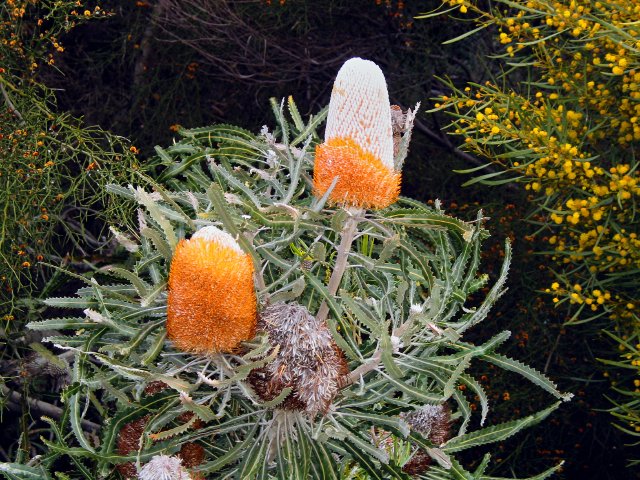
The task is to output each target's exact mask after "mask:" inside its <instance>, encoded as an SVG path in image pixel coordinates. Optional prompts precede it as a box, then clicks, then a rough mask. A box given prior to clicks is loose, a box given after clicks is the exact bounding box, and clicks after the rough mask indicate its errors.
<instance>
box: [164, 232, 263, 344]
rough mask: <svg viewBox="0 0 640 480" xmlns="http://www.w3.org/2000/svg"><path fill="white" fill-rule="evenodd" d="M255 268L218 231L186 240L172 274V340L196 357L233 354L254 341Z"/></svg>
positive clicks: (176, 254)
mask: <svg viewBox="0 0 640 480" xmlns="http://www.w3.org/2000/svg"><path fill="white" fill-rule="evenodd" d="M256 309H257V301H256V293H255V289H254V284H253V263H252V262H251V258H250V257H249V255H248V254H246V253H244V252H243V251H242V249H241V248H240V246H239V245H238V243H237V242H236V241H235V240H234V239H233V237H231V235H229V234H228V233H226V232H223V231H222V230H219V229H217V228H216V227H205V228H202V229H200V230H199V231H198V232H197V233H195V234H194V235H193V236H192V237H191V238H190V239H189V240H181V241H180V243H179V244H178V246H177V247H176V250H175V252H174V254H173V260H172V262H171V269H170V271H169V296H168V299H167V336H168V337H169V339H170V340H172V341H173V343H174V344H175V345H176V347H177V348H179V349H181V350H185V351H189V352H194V353H216V352H229V351H232V350H233V349H235V348H236V347H238V345H239V344H240V342H242V341H243V340H249V339H251V338H253V336H254V334H255V329H256V321H257V310H256Z"/></svg>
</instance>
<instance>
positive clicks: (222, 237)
mask: <svg viewBox="0 0 640 480" xmlns="http://www.w3.org/2000/svg"><path fill="white" fill-rule="evenodd" d="M191 238H202V239H204V240H207V241H210V242H216V243H218V244H219V245H222V246H224V247H228V248H231V249H233V250H235V251H236V252H238V253H244V252H243V251H242V248H240V245H238V242H236V240H235V238H233V237H232V236H231V235H229V234H228V233H227V232H225V231H223V230H220V229H219V228H217V227H214V226H213V225H210V226H207V227H202V228H201V229H200V230H198V231H197V232H196V233H194V234H193V235H192V236H191Z"/></svg>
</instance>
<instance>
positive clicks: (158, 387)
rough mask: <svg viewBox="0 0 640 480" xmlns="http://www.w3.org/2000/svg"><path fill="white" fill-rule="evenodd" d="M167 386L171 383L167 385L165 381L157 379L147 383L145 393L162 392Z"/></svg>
mask: <svg viewBox="0 0 640 480" xmlns="http://www.w3.org/2000/svg"><path fill="white" fill-rule="evenodd" d="M167 388H169V385H167V384H166V383H164V382H161V381H160V380H155V381H153V382H149V383H147V385H146V386H145V387H144V394H145V395H155V394H156V393H160V392H162V391H164V390H166V389H167Z"/></svg>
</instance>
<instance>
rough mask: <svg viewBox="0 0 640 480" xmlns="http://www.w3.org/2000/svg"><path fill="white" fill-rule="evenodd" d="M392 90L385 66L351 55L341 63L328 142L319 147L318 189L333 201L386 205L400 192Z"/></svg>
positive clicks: (317, 154)
mask: <svg viewBox="0 0 640 480" xmlns="http://www.w3.org/2000/svg"><path fill="white" fill-rule="evenodd" d="M393 153H394V146H393V128H392V124H391V110H390V105H389V94H388V92H387V84H386V81H385V79H384V74H383V73H382V70H380V67H378V66H377V65H376V64H375V63H373V62H371V61H369V60H363V59H361V58H352V59H350V60H348V61H347V62H345V64H344V65H343V66H342V68H341V69H340V71H339V72H338V75H337V77H336V80H335V82H334V84H333V91H332V92H331V101H330V103H329V114H328V117H327V127H326V130H325V140H324V143H322V144H320V145H318V146H317V147H316V159H315V165H314V171H313V184H314V193H315V195H316V196H322V195H324V194H325V193H326V192H327V190H328V189H329V187H330V186H331V184H332V182H333V181H334V178H335V177H338V181H337V183H336V185H335V187H334V188H333V190H332V191H331V193H330V194H329V201H330V202H331V203H334V204H340V205H345V206H355V207H364V208H376V209H379V208H385V207H387V206H389V205H391V204H392V203H394V202H395V201H396V200H397V198H398V195H399V193H400V180H401V175H400V172H396V171H395V169H394V162H393Z"/></svg>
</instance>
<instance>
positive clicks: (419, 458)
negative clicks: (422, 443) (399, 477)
mask: <svg viewBox="0 0 640 480" xmlns="http://www.w3.org/2000/svg"><path fill="white" fill-rule="evenodd" d="M429 465H431V457H430V456H429V455H428V454H427V452H425V451H424V450H422V449H421V448H420V449H418V450H417V451H416V453H414V455H413V457H411V460H409V461H408V462H407V463H405V464H404V466H403V467H402V471H403V472H404V473H408V474H409V475H421V474H423V473H424V472H426V471H427V470H428V468H429Z"/></svg>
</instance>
